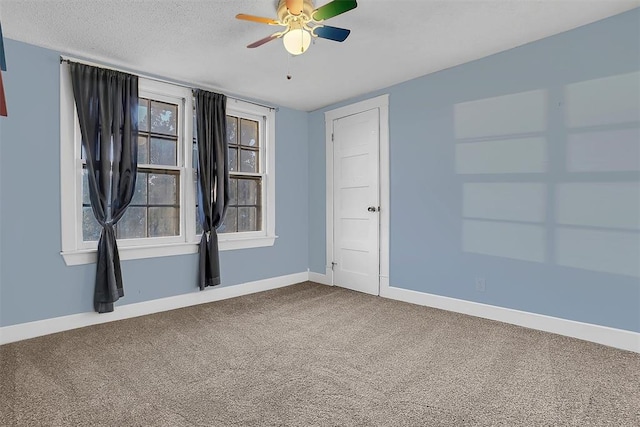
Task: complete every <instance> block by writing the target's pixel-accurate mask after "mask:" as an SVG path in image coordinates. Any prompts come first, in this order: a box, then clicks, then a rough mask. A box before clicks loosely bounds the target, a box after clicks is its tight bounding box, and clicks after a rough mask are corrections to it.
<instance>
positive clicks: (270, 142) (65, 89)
mask: <svg viewBox="0 0 640 427" xmlns="http://www.w3.org/2000/svg"><path fill="white" fill-rule="evenodd" d="M91 65H95V64H91ZM98 66H99V65H98ZM138 88H139V96H140V97H141V98H151V99H157V100H159V101H165V102H171V103H177V104H178V106H179V108H180V109H181V110H182V114H181V115H180V117H178V121H177V124H178V143H179V144H180V147H179V149H178V166H177V167H175V169H177V170H179V171H180V235H178V236H171V237H153V238H141V239H118V250H119V254H120V259H121V260H130V259H140V258H154V257H163V256H172V255H183V254H192V253H197V252H198V243H199V241H200V235H196V233H195V230H196V224H195V221H196V210H195V205H196V197H197V196H196V194H195V191H194V190H195V188H194V185H193V184H192V182H193V180H194V178H195V176H196V175H195V174H196V171H195V169H193V167H192V141H193V134H192V116H191V113H190V112H191V111H193V96H192V91H191V89H189V88H186V87H183V86H178V85H175V84H171V83H165V82H162V81H158V80H155V79H146V78H144V77H139V82H138ZM187 112H189V113H188V114H186V113H187ZM227 114H228V115H232V116H237V117H244V118H249V119H251V120H256V121H258V123H259V138H260V141H259V146H260V151H259V161H260V170H261V173H259V174H258V175H260V176H261V177H262V230H261V231H254V232H240V233H220V234H218V246H219V250H221V251H226V250H236V249H247V248H256V247H265V246H273V244H274V242H275V239H276V237H277V236H276V235H275V170H274V169H275V112H274V110H273V109H272V108H268V107H263V106H260V105H256V104H253V103H249V102H245V101H241V100H236V99H233V98H227ZM82 165H83V160H82V159H81V158H80V128H79V124H78V118H77V114H76V109H75V102H74V99H73V89H72V86H71V76H70V73H69V67H68V64H67V63H66V62H62V63H61V65H60V171H61V172H60V184H61V186H60V198H61V214H62V220H61V231H62V236H61V238H62V239H61V246H62V248H61V249H62V250H61V252H60V254H61V255H62V257H63V258H64V261H65V263H66V264H67V265H80V264H89V263H93V262H95V261H96V253H97V242H85V241H83V239H82ZM163 168H165V167H163ZM166 169H174V167H166Z"/></svg>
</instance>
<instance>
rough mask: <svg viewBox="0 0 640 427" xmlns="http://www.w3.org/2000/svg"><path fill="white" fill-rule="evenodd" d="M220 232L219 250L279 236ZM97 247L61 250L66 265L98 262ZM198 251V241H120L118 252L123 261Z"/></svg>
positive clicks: (246, 246)
mask: <svg viewBox="0 0 640 427" xmlns="http://www.w3.org/2000/svg"><path fill="white" fill-rule="evenodd" d="M222 236H224V235H223V234H218V250H219V251H221V252H224V251H234V250H237V249H249V248H261V247H265V246H273V244H274V243H275V240H276V238H277V237H278V236H260V237H250V238H238V237H236V238H232V239H227V240H225V239H224V237H222ZM97 252H98V250H97V249H83V250H78V251H72V252H60V255H62V257H63V258H64V262H65V264H66V265H82V264H91V263H95V262H96V254H97ZM197 252H198V243H194V242H188V243H184V242H181V243H171V244H166V245H145V246H122V245H120V243H118V254H119V255H120V260H121V261H126V260H131V259H144V258H158V257H165V256H174V255H188V254H195V253H197Z"/></svg>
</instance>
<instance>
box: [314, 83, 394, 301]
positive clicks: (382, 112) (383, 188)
mask: <svg viewBox="0 0 640 427" xmlns="http://www.w3.org/2000/svg"><path fill="white" fill-rule="evenodd" d="M376 108H377V109H378V111H379V126H380V131H379V139H380V141H379V142H380V146H379V155H378V161H379V167H378V172H379V191H380V195H379V197H380V213H379V215H378V220H379V221H380V223H379V228H378V233H379V234H378V236H379V237H378V243H379V248H380V249H379V250H380V253H379V257H380V271H379V279H378V295H385V294H387V293H388V290H389V214H390V203H389V201H390V200H389V95H388V94H385V95H380V96H377V97H375V98H371V99H367V100H365V101H360V102H356V103H354V104H350V105H347V106H344V107H340V108H336V109H334V110H330V111H327V112H325V113H324V123H325V145H326V165H327V168H326V186H327V187H326V193H327V199H326V207H327V209H326V247H327V251H326V262H325V271H326V276H327V278H328V279H330V281H331V286H333V285H334V281H333V268H332V266H331V261H332V260H333V245H334V243H333V141H332V134H333V121H334V120H337V119H340V118H342V117H346V116H351V115H354V114H358V113H362V112H364V111H369V110H373V109H376Z"/></svg>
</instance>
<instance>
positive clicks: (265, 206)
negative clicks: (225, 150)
mask: <svg viewBox="0 0 640 427" xmlns="http://www.w3.org/2000/svg"><path fill="white" fill-rule="evenodd" d="M60 75H61V77H60V80H61V135H60V136H61V158H60V165H61V202H62V203H61V204H62V252H61V253H62V255H63V257H64V259H65V262H66V263H67V265H75V264H85V263H90V262H94V260H95V252H96V246H97V240H98V238H99V236H100V231H101V229H100V226H99V224H98V223H97V221H96V220H95V218H94V216H93V212H92V209H91V205H90V201H89V192H88V190H87V172H86V164H85V160H84V154H83V150H82V146H81V137H80V129H79V126H78V120H77V115H76V112H75V105H74V101H73V92H72V88H71V81H70V77H69V70H68V67H67V65H66V63H63V64H62V65H61V74H60ZM193 108H194V105H193V98H192V94H191V90H190V89H188V88H184V87H181V86H176V85H172V84H169V83H162V82H158V81H155V80H148V79H144V78H140V79H139V108H138V129H139V132H138V175H137V180H136V190H135V193H134V197H133V199H132V201H131V204H130V205H129V207H128V209H127V211H126V212H125V215H124V216H123V217H122V218H121V219H120V221H119V222H118V224H117V225H116V227H115V230H116V237H117V239H118V249H119V251H120V258H121V259H136V258H149V257H156V256H168V255H178V254H187V253H195V252H197V250H198V247H197V244H198V242H199V241H200V234H201V233H202V228H201V226H200V224H199V221H198V219H197V191H196V188H197V187H196V182H197V181H196V179H197V176H196V165H197V145H196V132H195V118H194V117H192V116H191V115H187V114H186V112H187V111H189V112H192V111H193ZM274 121H275V120H274V113H273V111H272V110H271V109H268V108H266V107H261V106H257V105H254V104H251V103H248V102H243V101H239V100H234V99H232V98H228V99H227V137H228V143H229V169H230V185H231V188H230V196H231V201H230V205H229V207H228V210H227V216H226V217H225V220H224V223H223V224H222V225H221V226H220V227H219V229H218V240H219V248H220V250H232V249H242V248H251V247H260V246H271V245H273V243H274V240H275V237H276V236H275V221H274V220H275V218H274V216H275V197H274V196H275V195H274V190H275V181H274V173H273V168H274V152H275V150H274V137H275V132H274ZM192 123H193V125H192ZM187 124H189V125H187ZM187 141H189V143H187Z"/></svg>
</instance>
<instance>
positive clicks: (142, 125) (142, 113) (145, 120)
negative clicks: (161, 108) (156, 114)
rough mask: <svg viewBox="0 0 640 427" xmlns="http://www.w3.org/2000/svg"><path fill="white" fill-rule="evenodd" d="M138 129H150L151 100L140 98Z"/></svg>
mask: <svg viewBox="0 0 640 427" xmlns="http://www.w3.org/2000/svg"><path fill="white" fill-rule="evenodd" d="M138 130H141V131H145V132H146V131H149V100H148V99H144V98H140V99H139V100H138Z"/></svg>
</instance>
